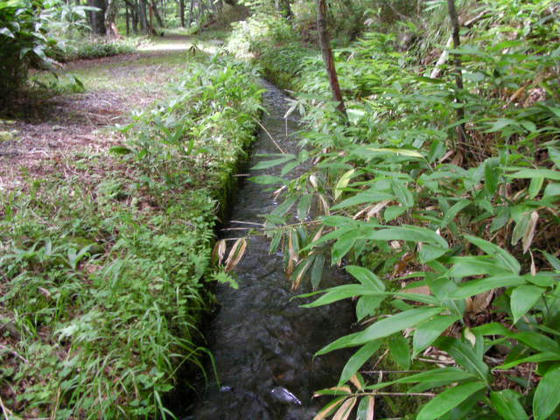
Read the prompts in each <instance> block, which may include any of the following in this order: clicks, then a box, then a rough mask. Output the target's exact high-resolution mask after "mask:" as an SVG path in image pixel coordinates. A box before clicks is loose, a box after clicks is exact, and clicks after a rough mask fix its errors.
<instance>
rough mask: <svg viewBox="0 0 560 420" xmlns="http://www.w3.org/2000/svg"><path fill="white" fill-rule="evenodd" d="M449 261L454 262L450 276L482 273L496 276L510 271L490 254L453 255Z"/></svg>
mask: <svg viewBox="0 0 560 420" xmlns="http://www.w3.org/2000/svg"><path fill="white" fill-rule="evenodd" d="M449 262H450V263H452V264H453V266H452V267H451V269H450V270H449V272H448V276H449V277H456V278H463V277H470V276H477V275H480V274H488V275H493V276H495V275H500V274H505V273H508V270H507V268H505V267H503V265H502V264H501V263H500V262H499V261H497V260H496V259H495V258H493V257H490V256H488V255H477V256H470V255H469V256H464V257H452V258H450V259H449Z"/></svg>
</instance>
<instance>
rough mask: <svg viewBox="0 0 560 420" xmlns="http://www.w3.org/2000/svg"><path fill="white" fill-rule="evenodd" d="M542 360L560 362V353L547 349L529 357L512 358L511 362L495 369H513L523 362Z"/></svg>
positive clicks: (538, 361) (539, 361)
mask: <svg viewBox="0 0 560 420" xmlns="http://www.w3.org/2000/svg"><path fill="white" fill-rule="evenodd" d="M541 362H560V353H557V352H550V351H545V352H542V353H537V354H533V355H531V356H528V357H523V358H522V359H516V360H512V361H510V362H507V363H504V364H503V365H500V366H497V367H495V368H494V369H511V368H512V367H515V366H517V365H520V364H521V363H541Z"/></svg>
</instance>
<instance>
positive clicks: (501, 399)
mask: <svg viewBox="0 0 560 420" xmlns="http://www.w3.org/2000/svg"><path fill="white" fill-rule="evenodd" d="M490 401H492V407H493V408H494V410H496V412H497V413H498V414H499V415H500V416H502V418H503V419H504V420H525V419H528V418H529V416H528V415H527V413H526V412H525V410H524V409H523V406H522V405H521V403H520V402H519V394H518V393H517V392H515V391H512V390H511V389H505V390H503V391H499V392H496V391H493V392H491V393H490Z"/></svg>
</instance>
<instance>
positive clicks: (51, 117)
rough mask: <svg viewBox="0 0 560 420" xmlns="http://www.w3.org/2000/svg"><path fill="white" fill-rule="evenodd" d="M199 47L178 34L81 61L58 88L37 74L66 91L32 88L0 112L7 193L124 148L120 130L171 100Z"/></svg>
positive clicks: (2, 181)
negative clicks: (81, 157) (68, 163)
mask: <svg viewBox="0 0 560 420" xmlns="http://www.w3.org/2000/svg"><path fill="white" fill-rule="evenodd" d="M207 44H208V45H206V44H205V45H204V46H203V47H208V48H211V47H212V46H211V45H210V44H211V43H207ZM192 45H193V44H192V42H191V41H189V39H187V38H186V37H180V36H173V37H170V38H160V39H156V40H154V41H152V42H150V43H147V44H145V45H142V46H140V48H139V49H138V52H137V53H134V54H126V55H120V56H115V57H108V58H102V59H95V60H79V61H75V62H72V63H69V64H67V65H66V66H65V68H64V71H62V72H61V73H60V75H59V79H58V83H56V84H53V83H54V80H55V79H54V77H52V75H49V74H43V73H41V74H36V75H35V76H34V77H35V78H36V79H38V80H39V81H41V82H42V83H44V84H47V85H48V84H51V85H52V86H51V88H52V87H54V88H55V89H56V91H59V92H60V93H59V94H56V95H53V94H52V90H51V92H50V93H49V92H48V91H47V90H34V91H30V92H27V93H26V94H24V95H22V96H21V97H20V98H18V99H17V100H16V101H14V103H12V104H10V107H9V108H8V109H4V110H1V111H0V192H2V191H14V190H15V191H17V190H22V189H25V188H26V187H25V186H26V185H27V184H28V182H26V181H29V180H30V179H31V180H35V179H40V178H41V177H42V176H43V175H45V174H46V173H49V172H54V171H60V169H61V168H60V167H59V165H58V163H60V162H63V161H64V159H65V158H67V157H69V156H72V155H75V154H77V153H85V154H87V153H90V152H91V153H95V154H99V153H100V152H103V151H106V150H108V149H109V148H110V147H111V146H112V145H115V144H118V143H119V142H120V141H121V140H122V135H121V134H120V133H119V132H118V131H116V130H114V129H113V127H114V126H115V125H116V124H123V123H126V122H128V121H129V120H130V116H131V114H132V112H133V111H134V110H145V109H147V108H148V107H149V106H150V104H152V103H153V102H154V101H157V100H158V99H161V98H163V97H165V96H166V94H167V92H168V85H169V82H171V81H173V80H174V79H175V78H176V77H177V75H179V74H180V73H181V72H182V70H184V69H185V68H186V67H187V66H188V65H189V57H191V56H192V54H193V48H192ZM196 48H200V47H196ZM73 76H75V77H77V78H78V79H79V80H80V81H81V82H82V83H83V85H84V87H85V92H83V93H73V92H72V91H73V90H74V91H75V90H76V89H79V85H78V84H76V83H75V82H74V81H73Z"/></svg>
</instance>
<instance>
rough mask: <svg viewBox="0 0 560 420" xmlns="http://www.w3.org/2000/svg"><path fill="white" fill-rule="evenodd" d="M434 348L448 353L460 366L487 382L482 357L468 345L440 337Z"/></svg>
mask: <svg viewBox="0 0 560 420" xmlns="http://www.w3.org/2000/svg"><path fill="white" fill-rule="evenodd" d="M436 346H437V347H438V348H439V349H441V350H443V351H446V352H447V353H449V354H450V355H451V357H453V359H455V361H456V362H457V363H458V364H459V365H460V366H462V367H463V368H465V369H466V370H468V371H470V372H472V373H474V374H476V375H478V376H479V377H480V378H481V379H484V381H486V380H487V378H486V377H487V376H488V366H487V365H486V364H485V363H484V362H483V361H482V355H479V354H477V353H476V351H475V349H474V348H473V346H472V345H471V344H470V343H465V342H464V341H459V340H458V339H456V338H451V337H440V338H439V339H438V340H437V341H436Z"/></svg>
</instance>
